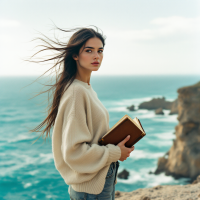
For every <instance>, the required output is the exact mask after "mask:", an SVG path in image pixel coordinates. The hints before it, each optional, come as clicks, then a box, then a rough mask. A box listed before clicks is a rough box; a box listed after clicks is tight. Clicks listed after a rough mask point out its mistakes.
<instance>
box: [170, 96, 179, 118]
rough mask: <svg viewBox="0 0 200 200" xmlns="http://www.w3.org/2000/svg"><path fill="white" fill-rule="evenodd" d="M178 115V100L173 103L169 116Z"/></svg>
mask: <svg viewBox="0 0 200 200" xmlns="http://www.w3.org/2000/svg"><path fill="white" fill-rule="evenodd" d="M174 114H178V99H176V100H174V101H173V102H172V106H171V110H170V113H169V115H174Z"/></svg>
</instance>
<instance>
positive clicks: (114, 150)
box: [106, 144, 121, 165]
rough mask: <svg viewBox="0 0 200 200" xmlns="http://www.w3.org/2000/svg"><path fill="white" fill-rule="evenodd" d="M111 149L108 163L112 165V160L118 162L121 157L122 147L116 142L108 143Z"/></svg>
mask: <svg viewBox="0 0 200 200" xmlns="http://www.w3.org/2000/svg"><path fill="white" fill-rule="evenodd" d="M106 146H107V147H108V149H109V158H108V161H107V164H108V165H110V164H111V163H112V162H117V161H118V160H119V159H120V157H121V149H120V147H119V146H117V145H114V144H107V145H106Z"/></svg>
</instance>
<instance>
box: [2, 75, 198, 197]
mask: <svg viewBox="0 0 200 200" xmlns="http://www.w3.org/2000/svg"><path fill="white" fill-rule="evenodd" d="M35 79H36V77H0V159H1V162H0V169H1V170H0V199H9V200H10V199H15V200H17V199H20V200H24V199H25V200H26V199H56V200H59V199H69V195H68V185H66V184H65V182H64V180H63V179H62V178H61V176H60V174H59V173H58V171H57V170H56V169H55V166H54V162H53V157H52V151H51V140H50V139H47V140H46V143H43V139H42V137H41V138H40V139H39V140H38V141H37V142H36V143H35V144H33V145H31V143H32V142H33V141H34V140H36V139H37V138H38V136H39V134H36V133H31V134H29V133H28V130H29V129H31V128H34V127H35V126H36V125H38V124H39V123H40V122H42V120H43V119H44V117H45V116H46V115H45V112H44V111H45V107H46V102H45V99H46V97H47V96H46V95H41V96H38V97H36V98H33V99H31V100H29V99H30V98H31V97H33V96H34V95H35V94H36V92H40V90H41V89H42V85H40V84H38V83H34V84H32V85H29V86H28V84H30V83H32V82H33V81H34V80H35ZM199 80H200V77H199V76H191V75H190V76H92V77H91V85H92V87H93V89H94V90H95V91H96V92H97V95H98V97H99V99H100V100H101V101H102V103H103V104H104V105H105V107H106V108H107V110H108V112H109V116H110V121H109V125H110V127H112V126H113V125H114V124H115V123H116V122H117V121H118V120H119V119H120V118H121V117H123V116H124V115H125V114H128V115H129V116H131V117H132V118H135V117H137V118H139V119H140V121H141V123H142V124H143V127H144V130H145V131H146V134H147V135H146V136H145V137H144V138H143V139H142V140H141V141H140V142H138V143H137V144H136V145H135V150H134V151H133V152H132V153H131V156H130V157H129V158H128V159H127V160H126V161H124V162H120V167H119V172H120V171H122V170H123V169H124V168H125V169H127V170H128V171H129V172H130V176H129V178H128V180H122V179H119V178H118V183H117V185H116V190H120V191H132V190H135V189H138V188H147V187H152V186H156V185H158V184H160V185H165V184H186V181H187V179H179V180H175V179H173V178H172V177H169V176H165V175H164V174H160V175H154V174H149V173H148V172H149V171H154V170H155V169H156V166H157V160H158V158H159V157H160V156H163V155H164V154H165V153H166V152H167V151H168V150H169V149H170V147H171V145H172V143H173V139H174V138H175V135H174V134H173V133H174V132H175V129H174V127H175V126H176V125H177V124H178V121H177V115H172V116H170V115H168V113H169V111H168V110H164V113H165V115H163V116H156V115H155V114H154V111H148V110H145V109H143V110H137V111H134V112H130V111H128V110H127V109H126V107H127V106H130V105H132V104H134V105H135V106H136V108H137V106H138V105H139V104H140V103H141V102H144V101H146V100H150V99H151V98H153V97H162V96H164V97H165V98H166V100H174V99H176V98H177V95H178V94H177V89H178V88H180V87H183V86H187V85H191V84H195V83H196V82H198V81H199ZM25 86H27V87H25ZM23 87H25V88H23ZM42 103H43V104H42Z"/></svg>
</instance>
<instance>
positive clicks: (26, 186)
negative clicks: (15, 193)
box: [24, 183, 32, 188]
mask: <svg viewBox="0 0 200 200" xmlns="http://www.w3.org/2000/svg"><path fill="white" fill-rule="evenodd" d="M30 186H32V184H31V183H26V184H24V188H28V187H30Z"/></svg>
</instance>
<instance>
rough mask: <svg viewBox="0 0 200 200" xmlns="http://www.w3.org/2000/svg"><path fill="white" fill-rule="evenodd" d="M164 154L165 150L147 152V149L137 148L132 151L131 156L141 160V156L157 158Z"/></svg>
mask: <svg viewBox="0 0 200 200" xmlns="http://www.w3.org/2000/svg"><path fill="white" fill-rule="evenodd" d="M164 154H165V152H159V153H155V152H147V151H143V150H137V149H135V150H134V151H132V152H131V154H130V157H129V158H132V159H134V160H139V159H141V158H144V159H156V158H159V157H162V156H163V155H164Z"/></svg>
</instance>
